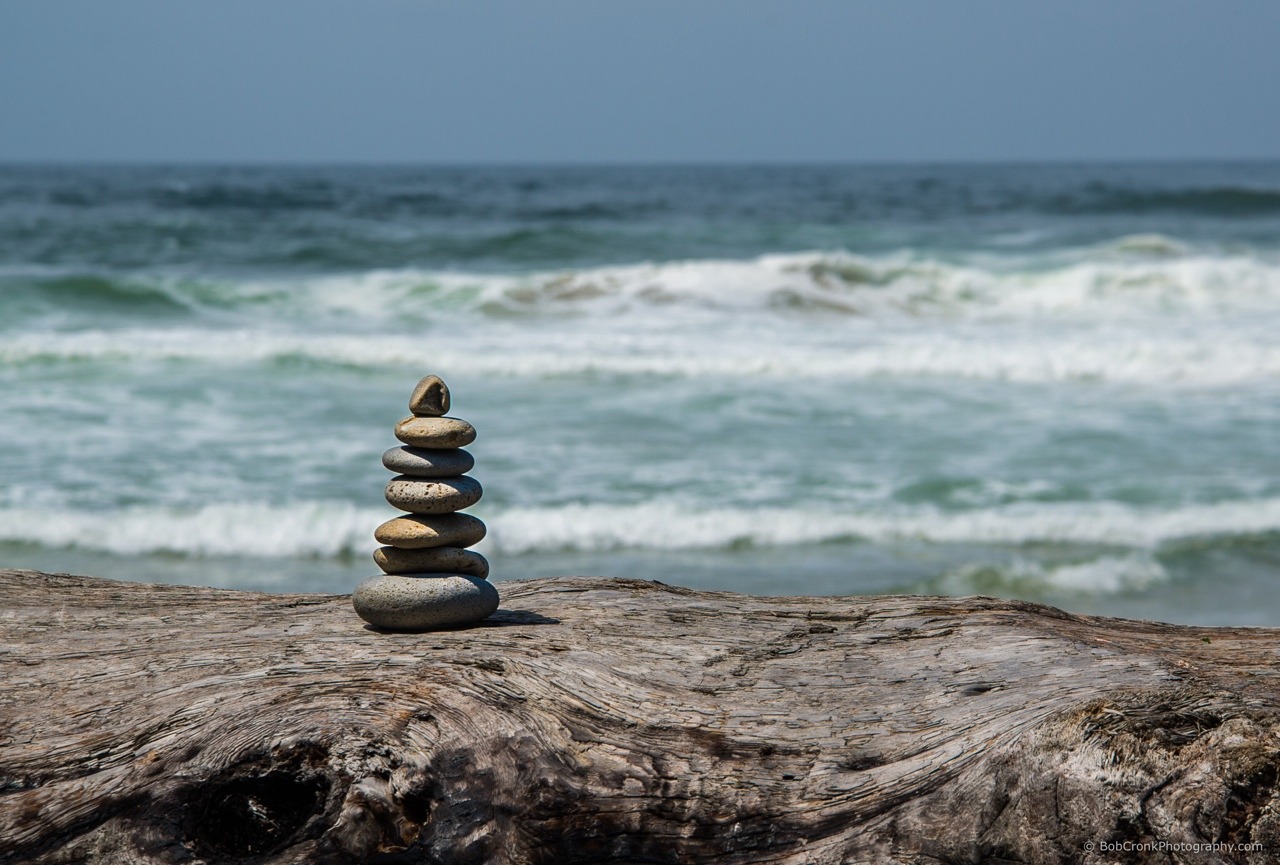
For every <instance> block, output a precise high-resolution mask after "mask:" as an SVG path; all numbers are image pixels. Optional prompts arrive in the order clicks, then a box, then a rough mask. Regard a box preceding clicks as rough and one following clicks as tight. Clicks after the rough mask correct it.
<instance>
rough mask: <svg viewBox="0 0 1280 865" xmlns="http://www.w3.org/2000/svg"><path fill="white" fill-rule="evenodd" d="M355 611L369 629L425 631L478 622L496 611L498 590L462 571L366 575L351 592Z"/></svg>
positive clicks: (490, 584)
mask: <svg viewBox="0 0 1280 865" xmlns="http://www.w3.org/2000/svg"><path fill="white" fill-rule="evenodd" d="M351 605H352V606H353V607H355V609H356V613H357V614H358V615H359V616H360V618H362V619H364V620H365V621H366V622H368V623H369V624H371V625H373V626H374V627H375V628H381V629H383V630H388V631H430V630H435V629H437V628H450V627H457V626H458V625H469V624H473V623H475V622H479V621H480V620H482V619H485V618H487V617H488V616H490V615H492V614H493V612H494V610H496V609H498V590H497V589H496V588H494V587H493V584H492V583H489V582H486V581H485V580H482V579H480V578H479V577H470V576H466V575H463V574H430V575H424V576H418V577H415V576H391V575H385V574H384V575H381V576H377V577H371V578H370V579H367V580H365V581H364V582H363V583H361V584H360V585H358V586H356V590H355V593H354V594H353V595H352V596H351Z"/></svg>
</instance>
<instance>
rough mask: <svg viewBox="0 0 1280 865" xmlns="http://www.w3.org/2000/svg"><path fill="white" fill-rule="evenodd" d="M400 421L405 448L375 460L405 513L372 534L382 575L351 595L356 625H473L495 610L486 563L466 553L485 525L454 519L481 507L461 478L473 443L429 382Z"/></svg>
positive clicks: (475, 490)
mask: <svg viewBox="0 0 1280 865" xmlns="http://www.w3.org/2000/svg"><path fill="white" fill-rule="evenodd" d="M409 411H410V412H412V413H413V416H412V417H407V418H405V419H404V420H402V421H400V423H398V424H396V438H398V439H399V440H400V441H402V442H404V444H405V447H398V448H392V449H391V450H389V451H387V452H386V453H384V454H383V455H382V464H383V465H384V466H386V467H387V468H388V469H390V470H391V471H393V472H396V473H397V474H396V476H395V477H394V478H392V479H391V480H390V482H388V483H387V488H386V497H387V501H388V502H390V503H391V504H392V505H393V506H395V507H398V508H400V509H402V510H405V511H408V513H406V514H403V515H402V516H399V517H396V518H395V519H392V520H388V521H387V522H385V523H383V524H382V525H380V526H378V529H377V531H375V532H374V537H375V538H377V539H378V541H379V542H381V543H383V544H386V546H384V547H381V548H380V549H378V550H377V551H376V552H374V554H373V560H374V561H375V562H377V563H378V567H380V568H382V570H383V574H382V575H381V576H377V577H371V578H370V579H368V580H365V581H364V582H363V583H361V584H360V585H359V586H358V587H356V591H355V594H354V595H353V596H352V602H353V603H354V605H355V608H356V612H357V613H359V614H360V618H362V619H364V620H365V621H366V622H368V623H369V624H371V625H373V626H375V627H377V628H383V629H386V630H394V631H427V630H432V629H435V628H447V627H456V626H458V625H466V624H471V623H473V622H478V621H480V620H481V619H484V618H485V617H487V616H488V615H490V614H491V613H492V612H493V611H494V610H496V609H497V608H498V590H497V589H495V588H494V587H493V585H492V584H490V583H489V582H488V580H487V579H486V578H487V577H488V576H489V563H488V562H487V561H485V558H484V556H482V555H480V554H479V553H476V552H472V551H471V550H468V549H466V548H467V547H469V546H471V545H472V544H475V543H477V542H478V541H479V540H480V539H481V538H483V537H484V534H485V528H484V523H482V522H480V520H478V519H476V518H475V517H473V516H470V515H468V514H460V513H457V512H458V511H460V510H462V509H463V508H467V507H470V506H471V505H474V504H475V503H476V502H478V501H479V500H480V496H481V493H482V490H481V488H480V484H479V482H478V481H476V480H475V478H471V477H467V474H466V473H467V472H469V471H470V470H471V467H472V466H473V465H474V464H475V460H474V459H473V458H472V456H471V454H469V453H467V452H466V451H465V450H462V448H463V447H464V446H466V445H469V444H471V442H473V441H475V438H476V431H475V428H474V427H472V426H471V424H469V423H467V422H466V421H464V420H459V419H458V418H452V417H445V415H446V414H447V413H448V411H449V388H448V387H447V386H446V385H445V383H444V382H443V381H442V380H441V379H440V378H438V377H437V376H434V375H429V376H427V377H426V378H424V379H423V380H422V381H420V382H418V386H417V387H416V388H414V390H413V395H412V396H411V397H410V398H409Z"/></svg>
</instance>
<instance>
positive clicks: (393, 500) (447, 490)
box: [383, 475, 484, 514]
mask: <svg viewBox="0 0 1280 865" xmlns="http://www.w3.org/2000/svg"><path fill="white" fill-rule="evenodd" d="M383 494H384V495H385V496H386V499H387V502H388V504H390V505H391V506H392V507H396V508H399V509H400V510H402V511H408V512H409V513H411V514H451V513H453V512H454V511H460V510H462V509H463V508H469V507H471V506H472V505H474V504H475V503H476V502H478V501H480V496H482V495H484V489H483V488H482V487H481V486H480V482H479V481H478V480H476V479H475V478H472V477H466V476H465V475H464V476H463V477H460V478H438V479H436V480H426V479H425V478H411V477H408V476H407V475H397V476H396V477H394V478H392V479H391V480H389V481H387V488H386V489H385V490H384V491H383Z"/></svg>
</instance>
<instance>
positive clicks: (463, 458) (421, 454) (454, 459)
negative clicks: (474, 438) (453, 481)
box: [382, 447, 476, 478]
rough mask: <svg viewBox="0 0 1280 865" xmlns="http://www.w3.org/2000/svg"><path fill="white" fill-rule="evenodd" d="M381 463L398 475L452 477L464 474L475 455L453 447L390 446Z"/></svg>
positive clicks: (473, 463) (473, 461)
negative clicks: (444, 448)
mask: <svg viewBox="0 0 1280 865" xmlns="http://www.w3.org/2000/svg"><path fill="white" fill-rule="evenodd" d="M382 464H383V465H384V466H386V467H387V468H388V469H390V470H391V471H393V472H395V473H396V474H399V475H411V476H412V477H415V478H452V477H456V476H458V475H465V474H466V473H467V472H469V471H471V469H472V468H473V467H474V466H475V464H476V461H475V457H473V456H471V454H469V453H467V452H466V451H464V450H459V449H458V448H453V449H452V450H441V449H439V448H435V449H433V448H411V447H401V448H391V449H390V450H388V451H387V452H386V453H384V454H383V455H382Z"/></svg>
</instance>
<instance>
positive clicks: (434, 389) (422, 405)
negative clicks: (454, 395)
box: [409, 375, 449, 417]
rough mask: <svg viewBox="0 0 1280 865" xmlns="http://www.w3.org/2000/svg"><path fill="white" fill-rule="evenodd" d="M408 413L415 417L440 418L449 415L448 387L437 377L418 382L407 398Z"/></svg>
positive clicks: (429, 377) (428, 377)
mask: <svg viewBox="0 0 1280 865" xmlns="http://www.w3.org/2000/svg"><path fill="white" fill-rule="evenodd" d="M409 411H410V412H412V413H413V414H414V416H415V417H440V416H441V415H446V414H448V413H449V386H448V385H447V384H445V383H444V379H442V378H440V376H438V375H429V376H426V377H425V378H423V379H422V381H420V382H418V386H417V387H415V388H414V389H413V393H412V394H411V395H410V396H409Z"/></svg>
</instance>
